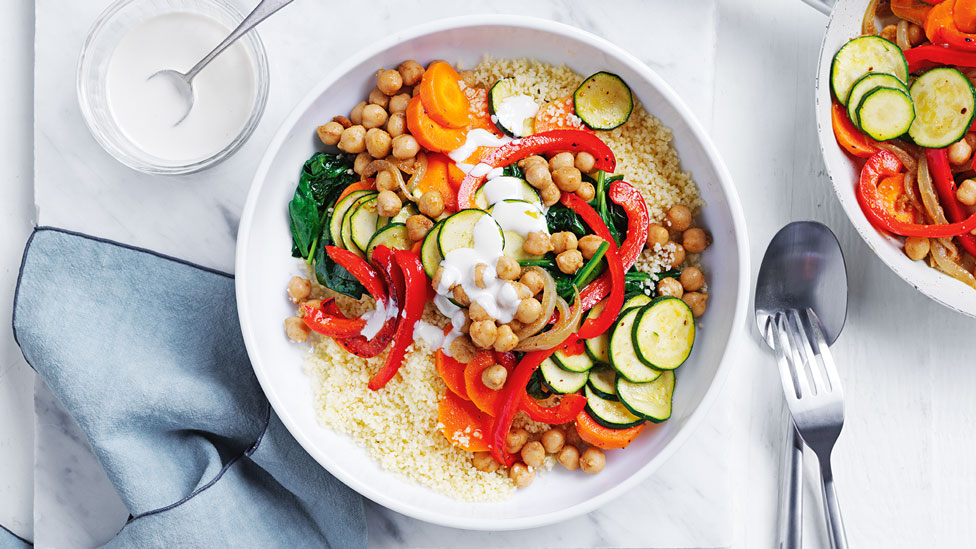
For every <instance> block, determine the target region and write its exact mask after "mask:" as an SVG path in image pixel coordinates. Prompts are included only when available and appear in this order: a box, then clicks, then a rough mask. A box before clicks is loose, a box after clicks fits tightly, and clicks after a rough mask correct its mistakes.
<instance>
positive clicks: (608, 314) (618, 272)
mask: <svg viewBox="0 0 976 549" xmlns="http://www.w3.org/2000/svg"><path fill="white" fill-rule="evenodd" d="M559 201H560V202H562V204H563V206H566V207H567V208H569V209H571V210H573V211H574V212H576V214H577V215H579V216H580V218H581V219H582V220H583V223H586V224H587V225H589V227H590V230H592V231H593V232H594V233H596V235H597V236H599V237H600V238H602V239H603V240H605V241H607V242H608V243H609V244H610V247H609V248H607V253H606V255H604V256H603V257H604V259H606V261H607V273H605V275H609V282H610V288H609V293H610V298H609V299H608V300H607V305H606V307H604V309H603V312H602V313H600V316H598V317H596V318H587V319H586V320H585V321H584V322H583V325H582V326H580V329H579V332H578V335H579V337H580V338H581V339H589V338H591V337H596V336H598V335H600V334H602V333H605V332H606V331H607V330H609V329H610V326H611V325H612V324H613V322H614V321H615V320H617V315H618V314H619V313H620V308H621V307H622V306H623V304H624V284H625V281H624V266H623V263H622V262H621V259H620V251H619V250H618V249H617V244H616V243H615V242H614V240H613V237H612V236H610V229H608V228H607V226H606V225H605V224H604V223H603V219H601V218H600V214H598V213H596V210H594V209H593V207H592V206H590V205H589V204H587V203H586V202H583V200H582V199H580V198H579V197H578V196H576V195H575V194H568V193H563V196H562V198H560V200H559ZM643 202H644V201H643V199H641V203H643ZM645 208H646V206H645ZM627 224H628V226H629V225H630V218H629V216H628V222H627ZM644 231H645V232H644V240H645V242H646V241H647V232H646V231H647V223H646V221H645V224H644ZM627 237H628V240H630V239H631V237H632V235H630V234H629V233H628V235H627ZM603 276H604V275H601V278H602V277H603ZM596 282H597V281H593V283H596ZM602 299H603V296H601V297H600V298H599V299H597V300H595V301H593V303H592V304H590V305H589V307H593V306H594V305H596V304H597V303H599V302H600V300H602ZM580 303H581V306H582V307H583V308H584V309H586V308H587V302H586V301H583V297H582V295H580Z"/></svg>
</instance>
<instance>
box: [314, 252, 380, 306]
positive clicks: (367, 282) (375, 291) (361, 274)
mask: <svg viewBox="0 0 976 549" xmlns="http://www.w3.org/2000/svg"><path fill="white" fill-rule="evenodd" d="M325 252H326V253H327V254H329V257H330V258H331V259H332V261H335V262H336V263H338V264H339V265H340V266H341V267H342V268H344V269H345V270H347V271H349V274H351V275H352V276H354V277H356V280H358V281H359V283H360V284H362V285H363V286H364V287H365V288H366V291H367V292H369V295H371V296H373V299H375V300H377V301H381V300H382V301H384V302H385V301H386V300H387V296H386V285H385V284H383V281H382V280H381V279H380V275H379V274H377V273H376V269H374V268H373V267H372V266H370V264H369V263H366V260H364V259H363V258H361V257H359V256H358V255H356V254H354V253H352V252H350V251H349V250H344V249H342V248H336V247H335V246H326V247H325Z"/></svg>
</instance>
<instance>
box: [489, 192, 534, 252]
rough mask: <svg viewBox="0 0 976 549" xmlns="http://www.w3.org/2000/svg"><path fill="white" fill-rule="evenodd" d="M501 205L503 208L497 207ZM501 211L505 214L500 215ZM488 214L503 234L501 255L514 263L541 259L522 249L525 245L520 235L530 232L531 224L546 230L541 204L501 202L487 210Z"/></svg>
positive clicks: (516, 201)
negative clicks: (503, 240) (503, 242)
mask: <svg viewBox="0 0 976 549" xmlns="http://www.w3.org/2000/svg"><path fill="white" fill-rule="evenodd" d="M501 203H505V207H504V208H501V207H500V206H499V204H501ZM496 210H498V211H496ZM502 211H504V212H505V213H504V214H502V213H501V212H502ZM488 213H489V214H491V216H492V219H494V220H495V222H496V223H498V225H499V226H500V227H501V228H502V231H503V232H504V234H505V248H504V249H503V250H502V253H504V254H505V255H507V256H508V257H510V258H512V259H514V260H516V261H522V260H526V259H540V258H541V257H542V256H540V255H532V254H530V253H528V252H526V251H525V249H523V247H522V246H523V245H524V244H525V237H524V236H522V234H527V233H528V232H531V231H530V230H529V229H531V228H532V225H533V224H540V225H541V226H540V227H538V229H543V230H548V228H547V226H546V214H544V213H543V212H542V208H541V203H540V204H534V203H532V202H529V201H526V200H515V199H508V200H502V202H500V203H498V204H494V205H492V206H491V207H490V208H488ZM530 216H531V217H530Z"/></svg>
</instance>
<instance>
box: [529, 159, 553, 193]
mask: <svg viewBox="0 0 976 549" xmlns="http://www.w3.org/2000/svg"><path fill="white" fill-rule="evenodd" d="M525 180H526V181H527V182H528V184H529V185H532V186H533V187H535V188H536V189H543V188H545V187H547V186H548V185H551V184H552V174H551V173H550V172H549V168H547V167H546V165H545V164H542V163H535V164H531V165H529V167H528V168H525Z"/></svg>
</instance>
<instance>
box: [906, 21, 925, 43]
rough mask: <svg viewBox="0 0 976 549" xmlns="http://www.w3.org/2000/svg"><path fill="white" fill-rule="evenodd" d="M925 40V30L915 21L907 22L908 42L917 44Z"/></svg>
mask: <svg viewBox="0 0 976 549" xmlns="http://www.w3.org/2000/svg"><path fill="white" fill-rule="evenodd" d="M924 41H925V31H924V30H923V29H922V27H920V26H918V25H916V24H915V23H909V24H908V43H909V44H910V45H912V46H917V45H919V44H921V43H922V42H924Z"/></svg>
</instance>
